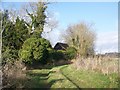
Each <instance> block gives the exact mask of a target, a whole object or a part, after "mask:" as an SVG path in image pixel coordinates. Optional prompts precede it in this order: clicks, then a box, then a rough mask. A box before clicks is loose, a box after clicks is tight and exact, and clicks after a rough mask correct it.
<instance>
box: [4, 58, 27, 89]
mask: <svg viewBox="0 0 120 90" xmlns="http://www.w3.org/2000/svg"><path fill="white" fill-rule="evenodd" d="M14 61H15V62H14V63H10V62H7V63H6V64H5V65H4V66H3V67H2V73H3V74H2V79H3V81H2V86H3V87H2V88H3V89H6V88H23V87H24V85H25V82H26V81H27V76H26V67H25V65H24V63H22V62H21V61H20V60H19V61H17V60H14Z"/></svg>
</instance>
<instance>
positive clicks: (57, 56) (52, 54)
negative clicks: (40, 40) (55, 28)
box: [49, 49, 65, 61]
mask: <svg viewBox="0 0 120 90" xmlns="http://www.w3.org/2000/svg"><path fill="white" fill-rule="evenodd" d="M49 58H50V59H54V60H55V61H56V60H61V59H65V56H64V51H63V50H54V49H51V50H49Z"/></svg>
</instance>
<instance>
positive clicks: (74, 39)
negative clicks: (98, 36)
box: [63, 22, 95, 56]
mask: <svg viewBox="0 0 120 90" xmlns="http://www.w3.org/2000/svg"><path fill="white" fill-rule="evenodd" d="M92 29H93V28H92V27H91V25H88V24H86V23H84V22H82V23H78V24H75V25H70V26H69V27H68V28H67V30H66V31H67V34H66V35H64V36H63V37H64V39H65V41H66V42H67V43H68V44H69V45H70V46H72V47H75V48H76V49H77V51H78V56H87V55H89V54H93V53H94V41H95V33H94V31H92Z"/></svg>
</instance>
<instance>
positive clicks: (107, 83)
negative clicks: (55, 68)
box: [61, 66, 118, 88]
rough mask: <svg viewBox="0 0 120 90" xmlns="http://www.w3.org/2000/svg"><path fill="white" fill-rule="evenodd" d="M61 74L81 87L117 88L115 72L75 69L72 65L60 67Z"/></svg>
mask: <svg viewBox="0 0 120 90" xmlns="http://www.w3.org/2000/svg"><path fill="white" fill-rule="evenodd" d="M61 71H62V72H63V74H64V75H65V76H66V77H68V78H69V79H70V80H71V81H73V82H74V83H76V84H77V85H78V86H79V87H81V88H117V87H118V86H117V74H111V75H103V74H101V73H97V72H92V71H85V70H76V69H74V68H73V67H72V66H68V67H65V68H62V69H61Z"/></svg>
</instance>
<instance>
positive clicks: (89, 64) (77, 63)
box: [73, 57, 118, 75]
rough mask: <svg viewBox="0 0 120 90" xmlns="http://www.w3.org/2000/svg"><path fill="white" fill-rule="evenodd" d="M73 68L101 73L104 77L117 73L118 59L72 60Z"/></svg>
mask: <svg viewBox="0 0 120 90" xmlns="http://www.w3.org/2000/svg"><path fill="white" fill-rule="evenodd" d="M73 66H74V67H75V68H77V69H83V70H92V71H95V72H101V73H103V74H104V75H108V74H111V73H118V58H110V57H99V58H97V57H94V58H87V59H76V60H74V63H73Z"/></svg>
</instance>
